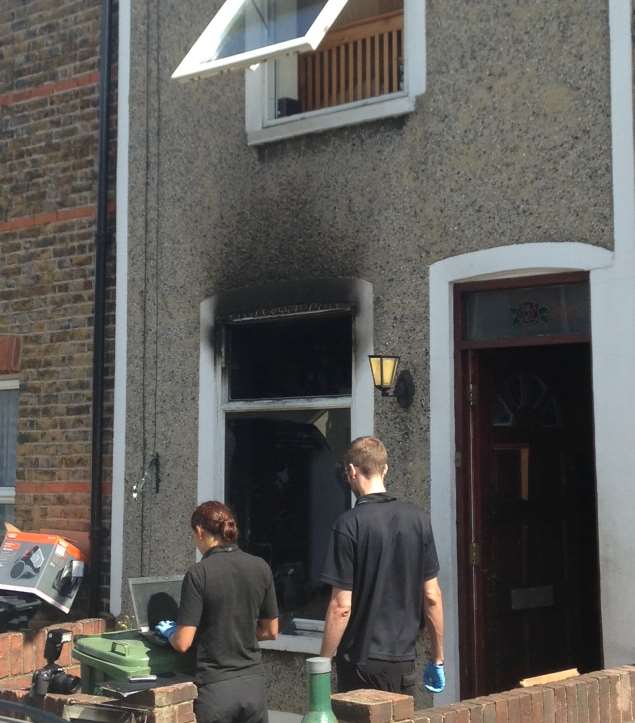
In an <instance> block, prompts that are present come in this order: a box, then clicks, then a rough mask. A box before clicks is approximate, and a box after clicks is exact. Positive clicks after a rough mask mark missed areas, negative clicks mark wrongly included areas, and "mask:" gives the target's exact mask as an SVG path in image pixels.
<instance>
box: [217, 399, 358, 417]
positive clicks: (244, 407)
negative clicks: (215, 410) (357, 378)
mask: <svg viewBox="0 0 635 723" xmlns="http://www.w3.org/2000/svg"><path fill="white" fill-rule="evenodd" d="M351 403H352V397H348V396H347V397H308V398H306V399H303V398H301V397H298V398H297V399H257V400H254V401H253V402H252V401H244V402H243V401H240V402H238V401H237V402H226V403H225V404H223V411H225V413H231V412H282V411H284V412H289V411H292V410H294V409H300V410H304V409H349V408H350V406H351Z"/></svg>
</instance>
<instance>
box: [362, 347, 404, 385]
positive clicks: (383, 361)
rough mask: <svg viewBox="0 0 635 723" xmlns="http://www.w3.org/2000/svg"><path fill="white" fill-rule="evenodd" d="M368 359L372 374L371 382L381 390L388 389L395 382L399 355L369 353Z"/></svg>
mask: <svg viewBox="0 0 635 723" xmlns="http://www.w3.org/2000/svg"><path fill="white" fill-rule="evenodd" d="M368 360H369V362H370V369H371V372H372V374H373V384H374V385H375V387H377V389H380V390H381V391H388V390H389V389H390V388H391V387H392V385H393V384H394V383H395V378H396V376H397V367H398V366H399V357H398V356H381V355H376V356H370V355H369V357H368Z"/></svg>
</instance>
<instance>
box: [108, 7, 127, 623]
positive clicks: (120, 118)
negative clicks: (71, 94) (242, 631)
mask: <svg viewBox="0 0 635 723" xmlns="http://www.w3.org/2000/svg"><path fill="white" fill-rule="evenodd" d="M130 2H131V0H119V12H118V14H119V40H118V45H119V58H118V65H117V67H118V72H117V109H118V110H117V194H116V195H117V240H116V244H117V279H116V292H115V387H114V420H113V455H112V512H111V532H110V540H111V545H110V612H111V613H112V614H113V615H119V613H120V612H121V594H122V585H123V526H124V503H125V478H126V384H127V379H128V374H127V357H128V146H129V133H130V121H129V99H128V96H129V91H130V22H131V6H130Z"/></svg>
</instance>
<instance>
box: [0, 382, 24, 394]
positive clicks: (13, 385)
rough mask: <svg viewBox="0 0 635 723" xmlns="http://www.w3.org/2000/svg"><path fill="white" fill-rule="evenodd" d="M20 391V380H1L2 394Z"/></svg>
mask: <svg viewBox="0 0 635 723" xmlns="http://www.w3.org/2000/svg"><path fill="white" fill-rule="evenodd" d="M15 389H20V380H19V379H0V392H10V391H13V390H15Z"/></svg>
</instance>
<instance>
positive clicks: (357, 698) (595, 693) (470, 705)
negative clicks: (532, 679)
mask: <svg viewBox="0 0 635 723" xmlns="http://www.w3.org/2000/svg"><path fill="white" fill-rule="evenodd" d="M332 700H333V711H334V713H335V715H336V717H337V719H338V720H340V721H346V722H347V723H397V722H399V723H633V721H635V666H633V665H624V666H621V667H619V668H614V669H609V670H600V671H598V672H595V673H587V674H585V675H579V676H576V677H574V678H569V679H567V680H561V681H558V682H555V683H548V684H545V685H535V686H532V687H530V688H518V689H515V690H510V691H506V692H504V693H497V694H495V695H489V696H483V697H481V698H474V699H472V700H464V701H461V702H460V703H456V704H455V705H448V706H444V707H439V708H427V709H425V710H419V711H415V710H414V701H413V699H412V698H411V697H410V696H406V695H398V694H396V693H384V692H382V691H378V690H359V691H352V692H350V693H338V694H336V695H334V696H332Z"/></svg>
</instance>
